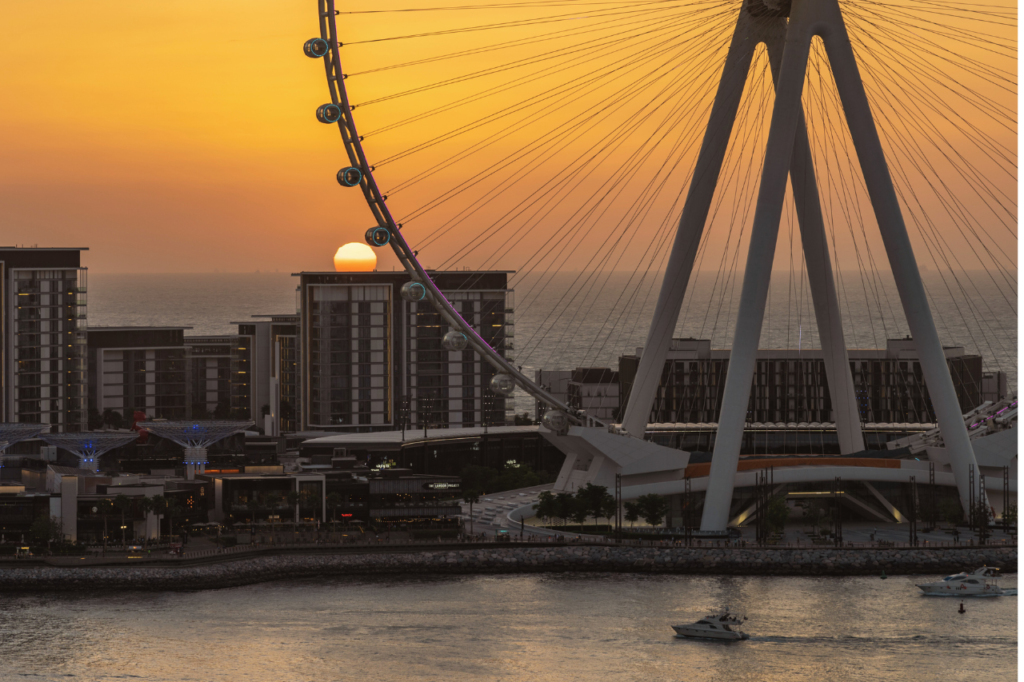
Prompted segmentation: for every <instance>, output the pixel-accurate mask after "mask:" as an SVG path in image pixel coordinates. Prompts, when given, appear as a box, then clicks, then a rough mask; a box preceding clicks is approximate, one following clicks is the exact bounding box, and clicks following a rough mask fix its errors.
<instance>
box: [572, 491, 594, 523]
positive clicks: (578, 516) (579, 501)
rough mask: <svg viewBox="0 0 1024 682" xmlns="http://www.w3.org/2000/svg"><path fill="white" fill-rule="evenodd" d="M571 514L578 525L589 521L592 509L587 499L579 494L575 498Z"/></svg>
mask: <svg viewBox="0 0 1024 682" xmlns="http://www.w3.org/2000/svg"><path fill="white" fill-rule="evenodd" d="M570 515H571V517H572V522H573V523H575V524H576V525H578V526H583V524H584V523H586V522H587V517H588V516H590V509H588V508H587V502H586V500H585V499H583V498H580V497H579V496H577V497H575V498H573V500H572V511H571V512H570ZM581 530H582V528H581Z"/></svg>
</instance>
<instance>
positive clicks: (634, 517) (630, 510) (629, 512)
mask: <svg viewBox="0 0 1024 682" xmlns="http://www.w3.org/2000/svg"><path fill="white" fill-rule="evenodd" d="M622 507H623V509H625V510H626V515H625V519H626V520H627V521H629V527H630V528H632V527H633V524H634V523H636V522H637V521H639V520H640V505H639V504H637V503H636V502H623V503H622Z"/></svg>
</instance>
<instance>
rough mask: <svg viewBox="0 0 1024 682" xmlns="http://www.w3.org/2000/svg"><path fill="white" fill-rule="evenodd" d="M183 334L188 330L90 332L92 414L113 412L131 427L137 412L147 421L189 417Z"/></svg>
mask: <svg viewBox="0 0 1024 682" xmlns="http://www.w3.org/2000/svg"><path fill="white" fill-rule="evenodd" d="M184 336H185V327H93V328H92V329H90V330H89V344H88V347H89V361H88V368H89V411H90V413H92V412H93V411H95V412H96V413H98V414H99V415H102V414H103V413H104V412H105V411H106V410H114V411H116V412H119V413H121V414H123V415H124V416H125V420H126V421H128V422H129V423H130V420H131V418H132V415H133V414H134V413H135V412H142V413H144V414H145V415H146V417H147V418H149V419H153V418H157V419H187V418H188V417H189V416H190V415H189V395H188V390H187V366H186V362H185V343H184ZM94 416H95V415H94Z"/></svg>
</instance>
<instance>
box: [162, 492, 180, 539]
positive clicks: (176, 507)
mask: <svg viewBox="0 0 1024 682" xmlns="http://www.w3.org/2000/svg"><path fill="white" fill-rule="evenodd" d="M164 499H165V501H164V509H166V510H167V534H168V535H174V517H175V516H177V515H178V514H180V513H181V509H182V507H181V502H179V501H178V498H176V497H167V498H164Z"/></svg>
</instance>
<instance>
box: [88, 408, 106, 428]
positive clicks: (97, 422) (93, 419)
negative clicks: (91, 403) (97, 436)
mask: <svg viewBox="0 0 1024 682" xmlns="http://www.w3.org/2000/svg"><path fill="white" fill-rule="evenodd" d="M88 420H89V430H90V431H96V430H98V429H99V428H100V427H102V426H103V415H101V414H100V413H99V412H98V411H97V410H96V408H95V407H90V408H89V418H88Z"/></svg>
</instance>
